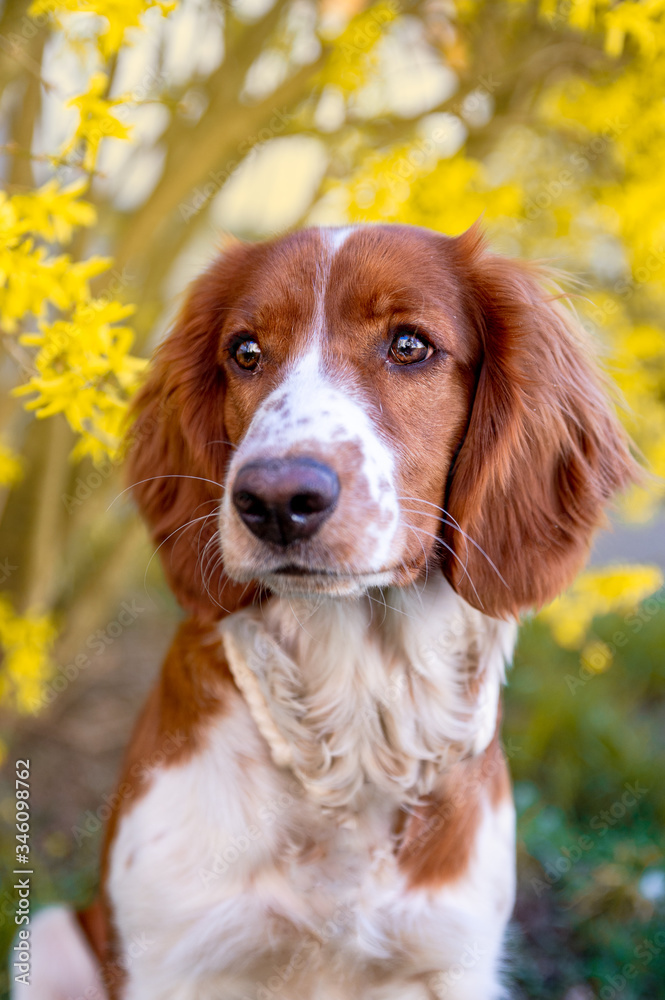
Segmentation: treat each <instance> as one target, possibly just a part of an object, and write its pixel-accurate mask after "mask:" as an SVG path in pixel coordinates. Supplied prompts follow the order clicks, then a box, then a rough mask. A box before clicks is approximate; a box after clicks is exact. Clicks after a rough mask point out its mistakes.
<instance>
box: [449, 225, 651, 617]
mask: <svg viewBox="0 0 665 1000" xmlns="http://www.w3.org/2000/svg"><path fill="white" fill-rule="evenodd" d="M454 253H455V254H456V255H457V260H458V264H459V267H460V275H461V283H462V287H463V288H465V289H466V291H465V298H466V301H467V307H468V311H469V314H470V317H471V321H472V323H473V325H474V327H475V328H476V330H477V331H478V334H479V337H480V341H481V351H482V360H481V363H480V369H479V372H478V376H477V384H476V390H475V397H474V401H473V406H472V410H471V415H470V419H469V423H468V427H467V430H466V434H465V437H464V439H463V441H462V444H461V447H460V449H459V452H458V454H457V458H456V461H455V463H454V466H453V469H452V472H451V475H450V477H449V483H448V490H447V497H446V509H447V511H448V512H449V514H450V515H451V523H450V524H449V525H447V527H446V532H445V535H444V540H445V542H446V544H447V545H449V546H450V547H451V548H452V549H453V551H454V553H455V556H452V555H450V554H448V553H446V563H445V565H444V571H445V573H446V576H447V577H448V579H449V580H450V581H451V583H452V584H453V586H454V587H455V589H456V590H457V592H458V593H459V594H461V595H462V596H463V597H464V598H465V599H466V600H467V601H468V602H469V603H470V604H472V605H474V606H475V607H477V608H479V609H480V610H482V611H484V612H485V613H487V614H489V615H493V616H495V617H499V618H501V617H507V616H509V615H516V614H517V613H518V612H519V611H520V610H523V609H525V608H531V607H538V606H540V605H542V604H544V603H545V602H547V601H549V600H551V599H552V598H554V597H555V596H556V594H558V593H559V592H560V591H561V590H562V589H563V588H564V587H565V586H566V585H567V584H568V583H569V582H570V581H571V580H572V578H573V577H574V575H575V573H576V572H577V571H578V570H579V569H580V568H581V566H582V564H583V563H584V560H585V558H586V556H587V553H588V549H589V545H590V542H591V537H592V534H593V532H594V529H595V528H596V527H598V526H599V525H600V524H602V523H603V521H604V515H603V507H604V506H605V504H606V503H607V501H608V500H609V499H610V497H611V496H612V494H613V493H615V491H617V490H620V489H622V488H624V487H625V486H627V485H628V484H629V483H630V482H631V481H632V480H634V479H636V478H637V474H638V471H639V470H638V467H637V465H636V464H635V463H634V461H633V459H632V457H631V455H630V452H629V448H628V441H627V437H626V435H625V433H624V431H623V429H622V428H621V426H620V424H619V422H618V420H617V417H616V415H615V413H614V409H613V407H612V404H611V402H610V400H609V398H608V394H607V389H606V387H605V385H604V384H603V381H602V378H601V376H600V374H599V372H598V370H597V368H596V366H595V364H594V363H593V361H592V360H591V359H590V357H589V354H588V351H587V348H586V347H585V344H584V340H583V336H582V331H581V330H580V329H579V327H578V325H577V324H576V322H575V320H574V318H573V316H572V315H571V314H570V313H569V312H568V310H567V309H565V308H564V307H563V305H562V304H561V302H560V301H558V300H557V299H556V298H553V297H552V296H548V295H547V293H546V292H545V291H544V290H543V288H542V287H541V285H540V283H539V280H538V270H537V268H536V267H535V266H534V265H529V264H528V263H525V262H520V261H516V260H509V259H506V258H502V257H498V256H495V255H493V254H489V253H487V252H486V251H485V249H484V245H483V240H482V237H481V236H480V235H479V233H478V231H477V229H476V228H475V227H474V228H473V229H471V230H469V232H467V233H465V234H464V235H463V236H461V237H459V239H457V240H455V241H454ZM452 519H454V520H455V521H457V522H458V525H459V528H461V530H462V531H463V532H464V533H465V534H466V535H467V536H468V540H467V539H465V538H464V536H463V535H462V534H461V532H460V531H459V530H455V528H454V527H453V526H452ZM471 540H473V541H471ZM473 543H475V545H474V544H473ZM481 550H482V551H481ZM483 553H485V554H483ZM492 564H493V566H492ZM499 574H500V576H499Z"/></svg>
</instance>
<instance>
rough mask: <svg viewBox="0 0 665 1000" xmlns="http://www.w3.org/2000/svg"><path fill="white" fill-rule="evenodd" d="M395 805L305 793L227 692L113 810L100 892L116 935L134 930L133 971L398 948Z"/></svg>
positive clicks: (370, 956)
mask: <svg viewBox="0 0 665 1000" xmlns="http://www.w3.org/2000/svg"><path fill="white" fill-rule="evenodd" d="M397 814H398V809H397V808H396V806H395V804H394V803H390V802H387V801H386V800H385V798H383V799H379V798H378V797H377V798H376V799H375V800H374V801H372V800H371V797H370V798H368V800H367V802H366V804H365V806H364V808H363V809H362V810H360V811H359V812H358V813H357V814H356V815H351V814H350V813H348V812H344V811H338V812H337V813H336V814H335V813H334V812H330V811H328V810H326V809H324V808H321V807H320V806H318V805H316V804H314V803H312V802H311V801H308V800H307V799H306V797H305V796H304V795H303V791H302V787H301V786H300V784H299V783H298V782H297V781H296V780H295V779H294V778H293V777H292V775H291V774H290V773H289V772H288V771H286V770H280V769H279V768H277V767H276V766H275V765H274V763H273V761H272V760H271V758H270V756H269V753H268V751H267V747H266V745H265V742H264V741H263V740H262V738H261V737H260V735H259V734H258V732H257V730H256V728H255V726H254V724H253V720H252V718H251V716H250V714H249V712H248V710H247V708H246V706H245V705H244V703H242V702H241V701H240V698H239V697H238V704H236V705H234V706H233V713H232V715H230V716H228V717H226V718H223V719H220V720H219V723H218V725H216V726H214V727H213V728H212V729H211V732H210V734H209V740H208V742H207V746H206V748H205V749H204V750H202V751H201V752H199V753H198V754H197V756H196V758H195V759H193V760H190V761H188V762H186V763H182V764H175V765H173V766H171V767H169V768H166V769H164V770H162V771H160V772H159V773H158V774H157V775H156V776H155V777H154V778H153V780H152V783H151V786H150V788H149V789H148V790H147V791H146V792H145V793H144V794H143V795H142V797H141V798H140V799H138V800H137V801H136V802H135V803H133V804H132V806H131V808H130V809H129V810H128V811H127V812H126V814H125V815H124V816H123V818H122V819H121V821H120V824H119V828H118V833H117V837H116V840H115V842H114V845H113V850H112V856H111V866H110V875H109V893H110V897H111V901H112V904H113V908H114V911H115V915H116V923H117V926H118V927H119V928H120V929H121V938H122V945H123V949H124V950H125V951H128V952H129V953H130V954H131V952H132V947H133V946H134V947H135V948H141V947H142V944H141V943H142V942H145V951H144V952H142V953H140V954H138V955H137V956H136V958H135V960H134V974H135V975H136V977H137V981H138V982H140V980H141V977H142V970H143V969H144V968H145V970H146V972H145V976H146V981H147V977H148V976H154V975H157V976H159V977H161V976H163V975H164V974H165V971H166V970H170V975H172V976H175V977H176V978H177V977H178V976H180V975H184V974H185V972H186V970H190V969H191V968H192V967H200V969H201V974H202V976H204V977H205V976H207V975H216V974H222V973H224V971H225V970H226V972H232V973H233V974H238V973H239V971H240V970H242V969H243V968H246V967H247V965H248V964H251V965H252V966H257V968H261V966H262V964H263V960H262V959H261V957H260V956H261V954H265V955H266V956H267V955H268V954H270V956H271V958H270V962H269V964H270V965H273V964H274V963H275V962H278V960H279V956H280V954H282V953H283V954H284V955H288V956H289V960H291V959H292V958H293V956H294V955H296V956H297V955H298V954H299V953H300V952H301V951H302V952H303V953H304V952H317V953H320V952H322V951H323V950H326V949H331V950H334V952H335V953H336V954H337V955H338V956H342V955H345V956H346V960H347V961H351V962H356V961H357V962H361V963H363V962H368V961H369V962H371V961H373V960H377V959H379V958H380V957H381V956H384V957H385V955H386V952H388V953H393V954H394V953H397V952H398V951H399V950H400V947H401V944H400V936H399V932H398V931H395V930H394V929H393V926H398V925H399V923H400V921H395V916H394V912H393V911H394V909H395V907H396V906H397V905H399V906H401V905H402V903H401V902H400V901H401V900H402V899H403V897H404V888H405V878H404V876H403V875H402V873H401V872H400V871H399V867H398V863H397V860H396V854H395V849H394V848H395V836H394V825H395V819H396V816H397ZM265 961H266V962H268V958H267V957H266V959H265ZM310 964H311V963H310ZM147 970H150V971H149V972H148V971H147Z"/></svg>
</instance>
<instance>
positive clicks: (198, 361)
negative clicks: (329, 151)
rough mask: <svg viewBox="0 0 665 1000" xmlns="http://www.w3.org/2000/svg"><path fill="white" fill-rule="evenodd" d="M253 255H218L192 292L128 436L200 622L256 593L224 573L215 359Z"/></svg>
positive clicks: (149, 502) (136, 469)
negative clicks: (233, 295) (233, 292)
mask: <svg viewBox="0 0 665 1000" xmlns="http://www.w3.org/2000/svg"><path fill="white" fill-rule="evenodd" d="M246 250H247V248H245V247H242V246H239V247H237V248H234V250H232V251H231V252H230V253H227V254H225V255H224V256H223V257H221V258H219V259H218V260H217V261H215V263H214V264H213V265H212V267H211V268H210V269H209V270H208V271H207V272H206V273H205V274H203V275H202V276H201V277H200V278H199V279H198V280H197V281H196V282H195V283H194V285H193V286H192V288H191V289H190V292H189V295H188V297H187V300H186V302H185V305H184V308H183V310H182V312H181V314H180V316H179V318H178V319H177V321H176V323H175V326H174V328H173V330H172V332H171V333H170V335H169V337H168V338H167V340H165V341H164V343H163V344H162V345H161V347H159V348H158V350H157V352H156V355H155V357H154V359H153V362H152V365H151V368H150V370H149V374H148V378H147V381H146V384H145V385H144V387H143V389H142V390H141V392H140V393H139V395H138V397H137V400H136V403H135V405H134V413H135V421H134V425H133V428H132V431H131V435H130V451H129V462H128V476H129V478H128V483H129V485H130V486H131V487H132V492H133V494H134V497H135V499H136V502H137V503H138V506H139V508H140V510H141V513H142V514H143V517H144V518H145V520H146V522H147V524H148V527H149V529H150V533H151V536H152V539H153V541H154V542H155V544H156V545H157V546H158V550H159V555H160V557H161V560H162V564H163V567H164V572H165V574H166V577H167V580H168V582H169V584H170V586H171V588H172V590H173V592H174V594H175V596H176V598H177V599H178V601H179V603H180V604H181V605H182V607H183V608H185V609H186V610H187V611H189V612H190V613H191V614H193V615H194V616H195V617H197V618H199V619H203V620H212V619H216V618H220V617H222V615H223V614H224V613H225V612H226V611H233V610H234V609H236V608H237V607H239V606H240V603H241V602H244V603H249V602H251V600H252V598H253V596H254V592H253V590H251V588H249V589H248V588H246V587H244V586H241V585H238V584H235V583H233V582H232V581H230V580H229V579H228V577H227V576H226V575H225V574H224V570H223V566H222V564H221V555H220V549H219V542H218V534H217V528H218V512H219V507H220V504H221V500H222V495H223V489H224V487H223V484H224V476H225V471H226V465H227V462H228V458H229V446H228V444H227V442H226V432H225V428H224V418H223V398H224V375H223V372H222V369H221V367H220V365H219V363H218V355H217V352H218V344H219V336H220V329H221V323H222V319H223V316H224V313H225V308H227V306H228V303H227V301H226V300H227V299H228V297H229V294H230V292H229V289H231V288H233V287H234V282H235V283H236V287H237V270H238V266H239V264H240V263H241V262H242V260H243V259H244V255H245V252H246Z"/></svg>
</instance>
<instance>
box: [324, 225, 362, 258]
mask: <svg viewBox="0 0 665 1000" xmlns="http://www.w3.org/2000/svg"><path fill="white" fill-rule="evenodd" d="M357 228H358V227H357V226H340V227H339V228H335V229H325V230H322V234H323V235H324V236H325V239H326V242H327V243H328V245H329V246H330V247H331V249H332V251H333V254H335V253H337V251H338V250H339V249H340V247H341V246H342V245H343V244H344V243H345V242H346V240H347V239H348V237H349V236H350V235H351V233H353V232H354V231H355V230H356V229H357Z"/></svg>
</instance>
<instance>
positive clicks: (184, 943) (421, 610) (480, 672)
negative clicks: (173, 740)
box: [109, 581, 514, 1000]
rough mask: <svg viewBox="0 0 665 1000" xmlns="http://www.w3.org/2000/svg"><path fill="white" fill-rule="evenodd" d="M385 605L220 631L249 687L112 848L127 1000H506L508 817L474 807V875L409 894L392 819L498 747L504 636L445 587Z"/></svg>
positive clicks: (286, 611) (275, 614)
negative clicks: (460, 766)
mask: <svg viewBox="0 0 665 1000" xmlns="http://www.w3.org/2000/svg"><path fill="white" fill-rule="evenodd" d="M385 599H386V605H387V606H384V605H383V604H381V603H377V604H371V605H370V603H369V602H360V601H359V602H355V603H353V604H350V603H349V604H341V603H332V602H331V603H330V604H329V605H327V606H326V605H321V606H320V607H319V608H318V609H317V610H313V609H312V607H309V608H308V607H306V606H298V607H296V605H295V604H294V605H293V607H291V606H290V605H289V604H288V603H287V602H284V601H282V600H279V599H273V600H272V601H270V602H269V603H268V604H267V606H264V608H263V610H262V611H257V610H255V609H253V610H250V611H248V612H242V613H239V614H237V615H234V616H231V618H229V619H227V620H226V622H225V623H224V626H223V629H222V634H223V636H224V641H225V645H226V649H227V653H228V654H229V658H230V660H231V661H232V663H231V665H232V668H233V669H234V670H235V673H236V677H237V678H238V680H239V686H240V687H241V690H243V692H244V693H245V695H246V697H244V698H243V697H241V695H240V694H238V693H236V692H231V693H230V694H229V695H228V696H227V705H226V708H225V711H224V713H223V716H220V718H219V720H214V721H213V722H212V723H211V725H210V728H209V731H208V733H207V740H206V744H205V747H204V748H202V749H201V751H200V752H198V753H197V754H196V756H195V757H194V758H192V759H190V760H189V761H187V762H186V763H183V764H180V765H175V766H171V767H167V768H166V769H164V770H163V771H161V772H159V773H158V774H157V775H156V776H155V778H154V779H153V782H152V785H151V787H150V788H149V789H148V791H147V792H146V793H145V794H144V796H143V797H142V798H141V799H140V800H139V801H138V802H137V803H136V804H135V805H134V807H133V808H132V809H131V811H129V812H128V814H127V815H126V816H125V817H124V819H123V820H122V822H121V824H120V826H119V830H118V834H117V837H116V841H115V843H114V848H113V853H112V859H111V869H110V877H109V894H110V897H111V900H112V903H113V906H114V910H115V913H116V922H117V926H118V928H119V931H120V937H121V943H122V947H123V951H124V954H125V956H126V958H127V964H128V987H127V994H126V996H127V1000H139V998H141V1000H167V998H169V1000H194V998H196V1000H213V998H215V1000H270V998H272V997H273V996H275V997H280V998H281V1000H305V998H309V1000H313V998H314V997H316V1000H333V998H339V1000H341V998H342V997H351V996H360V995H362V996H363V997H375V998H377V1000H378V998H386V1000H387V998H393V997H395V998H397V997H400V998H404V1000H406V998H409V1000H411V998H413V1000H421V998H427V997H436V996H439V995H441V996H443V995H446V996H448V997H460V998H461V997H467V996H468V997H474V998H475V1000H484V998H485V997H487V998H489V997H494V996H498V992H497V990H498V987H497V986H496V981H495V971H494V970H495V966H496V959H497V953H498V949H499V944H500V939H501V935H502V931H503V925H504V923H505V919H506V917H507V913H508V911H509V909H510V906H511V900H512V851H513V842H512V841H513V834H512V824H513V817H512V809H511V807H508V806H502V807H501V808H500V809H498V810H492V808H491V806H490V804H489V802H487V803H485V804H484V805H483V809H484V813H483V816H484V818H483V821H482V823H481V826H480V828H479V831H478V835H477V841H478V843H477V850H476V854H477V857H476V858H475V860H474V863H473V866H472V868H471V870H470V871H469V872H468V874H467V876H466V880H465V882H464V884H463V885H460V884H455V885H453V886H451V887H450V888H447V889H444V890H440V891H438V892H437V893H435V894H432V893H428V892H425V891H414V890H407V885H406V880H405V877H404V875H403V874H402V873H401V872H400V871H399V869H398V867H397V863H396V861H395V855H394V839H393V824H394V819H395V814H396V810H397V808H398V807H399V806H400V805H404V804H405V803H408V802H410V801H414V800H415V799H417V798H418V796H420V795H422V794H425V793H427V792H429V791H431V789H432V788H433V786H434V784H435V782H436V778H437V776H438V775H439V774H440V773H441V772H442V770H444V769H445V767H446V766H447V765H448V764H449V763H450V762H451V761H453V760H455V759H457V758H459V756H460V755H461V754H464V753H468V752H477V751H479V750H481V749H483V748H484V747H485V746H486V745H487V744H488V743H489V741H490V739H491V737H492V734H493V732H494V728H495V724H496V714H497V701H498V691H499V685H500V681H501V678H502V676H503V670H504V663H505V657H506V656H508V655H510V652H511V646H512V641H513V639H514V627H513V626H511V625H507V624H504V623H498V622H495V621H491V620H489V619H487V618H485V617H484V616H482V615H480V614H479V613H478V612H476V611H474V610H473V609H471V608H469V607H468V606H467V605H466V604H464V603H463V602H462V601H461V600H460V599H459V598H457V597H456V596H455V595H454V594H453V592H452V591H451V590H450V588H448V586H447V584H445V582H444V581H437V582H436V584H431V585H428V587H426V588H425V589H424V591H423V592H422V593H421V594H419V595H415V594H414V593H413V592H411V593H410V594H409V592H405V593H402V592H399V591H393V592H386V595H385ZM370 608H371V613H370ZM229 698H230V699H231V703H230V704H229ZM257 724H258V725H257ZM474 943H475V945H474ZM474 946H475V948H476V953H477V956H478V957H477V958H476V959H473V961H472V960H471V959H469V962H470V963H471V964H470V965H469V967H468V968H465V975H464V976H463V977H462V983H461V986H457V985H454V981H453V980H452V979H451V980H450V981H448V980H445V984H446V985H445V988H446V991H447V992H445V993H444V992H442V990H443V986H442V985H441V984H442V983H444V980H443V979H442V978H441V977H445V976H446V975H447V974H448V973H449V972H450V969H451V968H452V966H453V965H454V963H455V962H458V963H462V962H463V959H464V956H465V955H466V954H467V951H466V950H465V949H469V954H471V952H472V951H473V948H474ZM437 977H438V979H437ZM280 983H281V985H280ZM437 983H438V984H439V985H438V986H437ZM453 987H454V988H453ZM455 990H457V992H455ZM460 990H462V991H461V992H460ZM437 991H438V992H437ZM474 991H475V992H474Z"/></svg>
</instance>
